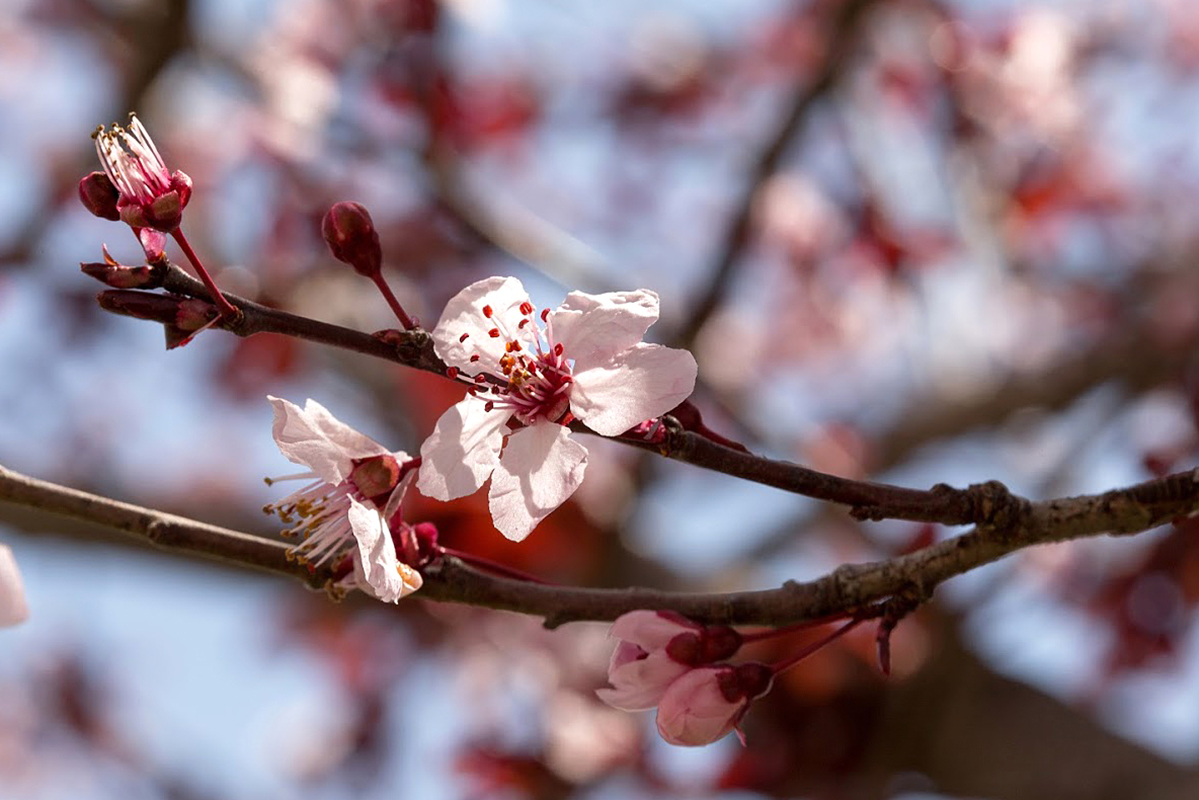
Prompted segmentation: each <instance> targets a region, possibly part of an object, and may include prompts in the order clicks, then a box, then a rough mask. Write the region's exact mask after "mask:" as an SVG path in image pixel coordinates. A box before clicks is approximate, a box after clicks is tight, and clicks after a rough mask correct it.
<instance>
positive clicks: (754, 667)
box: [597, 610, 866, 745]
mask: <svg viewBox="0 0 1199 800" xmlns="http://www.w3.org/2000/svg"><path fill="white" fill-rule="evenodd" d="M865 618H866V617H865V616H863V615H858V616H854V617H852V618H850V619H849V620H848V621H847V622H845V623H844V624H843V625H841V626H840V627H839V628H837V629H836V630H834V631H833V632H832V633H830V634H828V635H827V636H824V637H823V638H821V639H819V640H817V641H816V642H813V643H810V644H807V645H805V646H804V647H803V648H801V649H800V650H798V651H797V652H795V653H794V654H792V655H791V657H790V658H788V659H786V660H785V661H783V662H780V663H778V664H763V663H761V662H757V661H747V662H744V663H740V664H732V663H728V661H727V659H729V658H732V657H733V656H734V655H736V654H737V652H738V651H739V650H740V649H741V647H742V645H744V644H746V643H748V642H753V641H760V640H763V639H766V638H771V637H776V636H783V635H786V634H789V633H791V632H793V631H794V630H796V629H798V628H806V627H811V625H808V624H803V625H798V626H792V627H785V628H777V629H774V630H769V631H763V632H760V633H749V634H746V633H740V632H738V631H737V630H735V629H733V628H730V627H728V626H726V625H703V624H701V623H698V622H695V621H694V620H691V619H688V618H687V617H685V616H683V615H681V614H677V613H674V612H671V611H645V610H642V611H631V612H629V613H627V614H624V615H623V616H621V617H620V618H619V619H617V620H616V622H614V623H613V624H612V630H611V632H610V634H609V635H610V636H612V637H613V638H616V639H619V640H620V641H619V643H618V644H617V645H616V649H615V650H614V651H613V652H612V661H611V663H610V664H609V665H608V682H609V683H611V684H612V687H611V688H605V689H600V690H598V692H597V694H598V695H599V697H600V699H601V700H603V701H604V702H605V703H607V704H608V705H610V706H613V707H614V708H619V709H622V710H624V711H640V710H643V709H648V708H653V707H655V706H657V708H658V720H657V721H658V733H659V734H660V735H661V736H662V738H663V739H665V740H666V741H668V742H670V743H671V744H677V745H703V744H709V743H711V742H714V741H716V740H717V739H722V738H724V737H725V736H726V735H727V734H729V733H730V732H735V733H736V734H737V737H738V738H739V739H740V740H741V743H742V744H745V735H744V734H743V733H742V731H741V727H740V724H741V720H742V718H743V717H744V716H745V714H746V712H747V711H749V706H750V704H751V703H753V701H754V700H756V699H757V698H759V697H762V696H764V695H765V694H767V693H768V692H769V691H770V688H771V686H772V685H773V684H774V678H775V676H776V675H778V674H779V673H780V672H783V671H785V670H788V669H790V668H791V667H793V666H795V665H796V664H798V663H799V662H800V661H802V660H803V659H805V658H807V657H808V656H810V655H811V654H812V653H815V652H816V651H817V650H819V649H820V648H822V647H824V646H825V645H827V644H829V643H830V642H832V641H834V640H836V639H838V638H840V637H841V636H844V635H845V634H846V633H848V632H849V631H850V630H852V629H853V628H854V627H856V626H857V625H858V624H859V623H861V622H862V621H863V620H864V619H865Z"/></svg>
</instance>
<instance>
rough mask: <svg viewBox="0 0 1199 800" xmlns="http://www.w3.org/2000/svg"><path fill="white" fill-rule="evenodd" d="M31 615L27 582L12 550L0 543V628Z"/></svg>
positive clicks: (22, 620)
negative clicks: (22, 579) (26, 595)
mask: <svg viewBox="0 0 1199 800" xmlns="http://www.w3.org/2000/svg"><path fill="white" fill-rule="evenodd" d="M28 617H29V606H28V605H27V604H26V603H25V584H24V583H22V582H21V573H20V571H19V570H18V569H17V560H16V558H14V557H13V554H12V550H10V549H9V548H8V547H7V546H6V545H2V544H0V628H2V627H7V626H9V625H16V624H17V623H18V622H24V621H25V620H26V619H27V618H28Z"/></svg>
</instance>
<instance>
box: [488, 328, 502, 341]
mask: <svg viewBox="0 0 1199 800" xmlns="http://www.w3.org/2000/svg"><path fill="white" fill-rule="evenodd" d="M487 335H488V336H490V337H491V338H492V339H498V338H500V329H499V328H492V329H491V330H489V331H487Z"/></svg>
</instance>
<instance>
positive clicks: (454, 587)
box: [0, 467, 1199, 627]
mask: <svg viewBox="0 0 1199 800" xmlns="http://www.w3.org/2000/svg"><path fill="white" fill-rule="evenodd" d="M0 501H5V502H9V503H15V504H18V505H22V506H28V507H30V508H36V509H40V510H41V511H44V512H47V513H51V514H58V515H63V516H67V517H72V518H75V519H81V520H85V521H88V522H93V523H97V524H99V525H103V526H106V527H110V528H114V529H117V530H120V531H123V532H125V533H128V534H130V535H133V536H136V537H138V538H140V539H142V540H144V541H145V542H146V543H148V544H150V545H152V546H154V547H158V548H161V549H165V550H172V551H180V552H184V553H189V554H194V555H198V556H201V557H203V558H210V559H217V560H221V561H226V562H231V563H235V564H239V565H242V566H247V567H251V568H254V569H258V570H263V571H267V572H272V573H277V574H283V575H289V576H291V577H293V578H297V579H299V580H301V581H303V582H304V583H305V584H307V585H309V586H312V587H318V586H323V585H324V584H325V583H326V581H327V580H328V577H329V576H328V575H326V574H324V573H323V572H322V571H320V570H318V571H316V572H309V571H308V570H307V569H306V568H305V567H303V566H300V565H299V564H296V563H293V562H292V561H290V560H289V559H288V558H287V549H288V548H287V545H285V544H284V543H282V542H278V541H272V540H269V539H264V538H261V537H257V536H251V535H248V534H245V533H239V532H237V531H231V530H228V529H226V528H221V527H218V526H215V525H208V524H206V523H202V522H197V521H194V520H189V519H185V518H183V517H178V516H175V515H173V514H166V513H164V512H160V511H155V510H153V509H149V508H143V507H140V506H135V505H131V504H128V503H121V502H118V501H115V500H110V499H108V498H104V497H100V496H98V495H93V494H88V493H86V492H81V491H78V490H76V489H71V488H68V487H65V486H59V485H57V484H53V483H49V482H47V481H41V480H37V479H35V478H30V477H27V476H25V475H21V474H19V473H16V472H13V471H11V470H8V469H5V468H4V467H0ZM1007 512H1008V513H1007V514H1006V515H1005V516H1003V517H1002V518H1000V519H997V520H996V522H995V523H994V524H988V525H982V526H979V527H977V528H975V529H973V530H971V531H970V532H968V533H965V534H963V535H961V536H957V537H954V538H952V539H948V540H946V541H943V542H939V543H937V544H934V545H932V546H930V547H926V548H924V549H922V550H918V551H916V552H914V553H911V554H908V555H904V556H899V557H897V558H893V559H889V560H886V561H877V562H871V563H864V564H846V565H844V566H841V567H838V568H837V569H836V570H834V571H833V572H832V573H830V574H828V575H826V576H824V577H822V578H818V579H816V580H813V581H808V582H804V583H799V582H795V581H788V582H787V583H785V584H784V585H783V586H782V587H780V588H777V589H768V590H759V591H746V592H731V593H721V594H712V593H681V592H660V591H655V590H652V589H642V588H626V589H590V588H578V587H566V586H553V585H549V584H537V583H530V582H525V581H518V580H512V579H509V578H501V577H496V576H493V575H489V574H486V573H483V572H480V571H479V570H476V569H473V568H472V567H469V566H467V565H466V564H464V563H463V562H461V561H459V560H458V559H455V558H452V557H448V556H446V557H442V558H440V559H439V560H438V561H436V562H434V563H433V564H432V565H430V566H428V567H426V568H424V570H423V571H422V574H423V576H424V579H425V582H424V587H423V588H422V589H421V596H422V597H424V598H426V599H429V600H439V601H443V602H452V603H464V604H468V605H473V606H481V607H486V608H493V609H503V610H507V611H515V612H518V613H522V614H531V615H535V616H540V617H543V618H544V620H545V624H546V626H547V627H556V626H558V625H561V624H563V623H566V622H575V621H582V620H612V619H615V618H616V617H618V616H620V615H621V614H623V613H625V612H627V611H632V610H635V609H639V608H652V609H669V610H673V611H678V612H680V613H682V614H686V615H687V616H689V617H692V618H694V619H697V620H702V621H706V622H713V623H724V624H730V625H784V624H790V623H794V622H802V621H808V620H815V619H822V618H827V617H835V616H837V615H844V614H852V613H855V612H860V611H862V610H864V609H868V608H870V607H872V606H876V605H877V604H879V603H881V602H884V601H887V600H891V599H893V598H897V599H902V600H903V601H904V603H905V604H907V606H908V607H910V606H911V605H914V604H918V603H921V602H924V601H925V600H927V599H929V598H930V597H931V596H932V593H933V591H934V590H935V589H936V587H937V586H938V585H939V584H941V583H942V582H943V581H945V580H947V579H949V578H951V577H953V576H955V575H960V574H963V573H965V572H969V571H970V570H972V569H975V568H976V567H979V566H981V565H983V564H986V563H989V562H991V561H995V560H996V559H999V558H1001V557H1003V556H1005V555H1007V554H1009V553H1012V552H1014V551H1016V550H1019V549H1022V548H1025V547H1030V546H1032V545H1036V544H1045V543H1049V542H1059V541H1065V540H1067V539H1074V538H1079V537H1085V536H1097V535H1101V534H1105V533H1110V534H1132V533H1138V532H1141V531H1144V530H1148V529H1150V528H1153V527H1156V526H1158V525H1161V524H1163V523H1165V522H1168V521H1170V520H1171V519H1175V518H1178V517H1181V516H1186V515H1190V514H1193V513H1196V512H1199V470H1189V471H1186V472H1180V473H1175V474H1173V475H1169V476H1167V477H1165V478H1160V479H1157V480H1153V481H1148V482H1145V483H1141V484H1137V485H1135V486H1131V487H1128V488H1125V489H1115V490H1112V491H1110V492H1105V493H1103V494H1098V495H1084V496H1080V497H1072V498H1060V499H1055V500H1046V501H1042V502H1037V503H1028V502H1027V501H1025V502H1023V503H1021V504H1018V505H1017V506H1015V507H1008V508H1007Z"/></svg>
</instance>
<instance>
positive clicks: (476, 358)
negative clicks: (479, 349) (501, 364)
mask: <svg viewBox="0 0 1199 800" xmlns="http://www.w3.org/2000/svg"><path fill="white" fill-rule="evenodd" d="M478 360H479V354H478V353H475V354H474V355H473V356H471V357H470V363H472V364H473V363H475V362H476V361H478Z"/></svg>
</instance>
